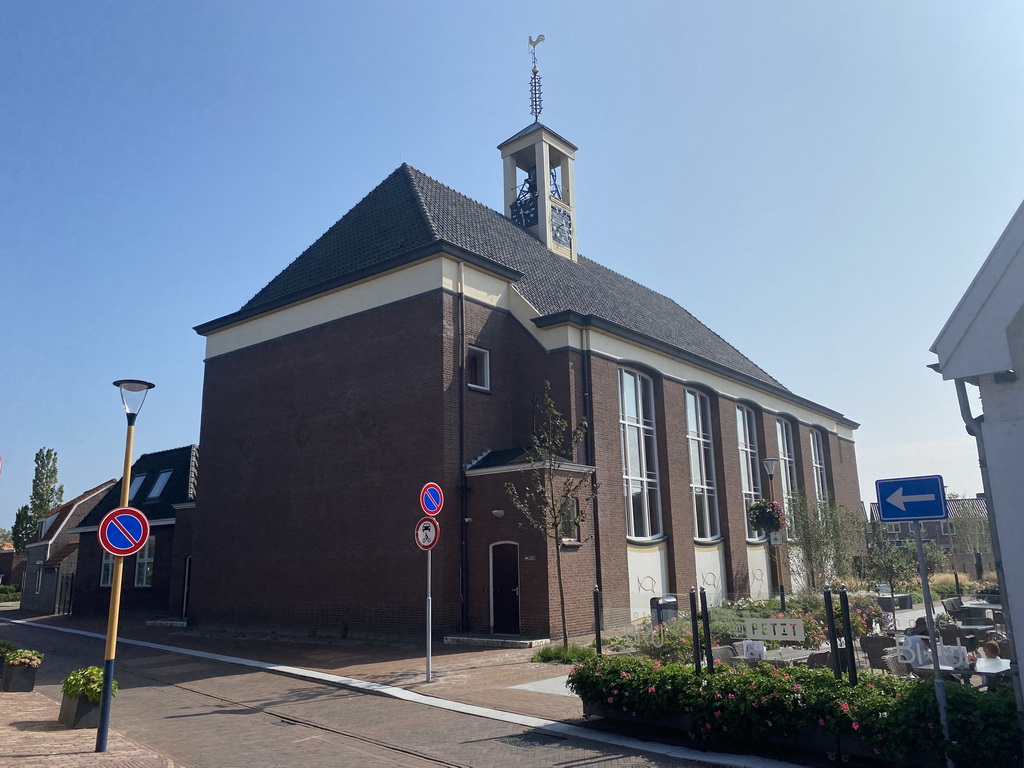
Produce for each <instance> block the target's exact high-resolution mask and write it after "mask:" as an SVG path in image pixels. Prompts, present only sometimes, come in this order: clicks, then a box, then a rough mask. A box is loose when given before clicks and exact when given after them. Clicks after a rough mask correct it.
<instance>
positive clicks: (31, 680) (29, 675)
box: [0, 650, 43, 692]
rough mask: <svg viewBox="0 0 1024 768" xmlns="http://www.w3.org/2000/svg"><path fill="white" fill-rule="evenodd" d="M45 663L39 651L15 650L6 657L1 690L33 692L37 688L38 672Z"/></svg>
mask: <svg viewBox="0 0 1024 768" xmlns="http://www.w3.org/2000/svg"><path fill="white" fill-rule="evenodd" d="M42 662H43V654H41V653H40V652H39V651H27V650H15V651H8V652H7V653H6V654H5V655H4V674H3V677H2V678H0V690H3V691H11V692H17V691H21V692H23V691H31V690H32V689H33V688H35V686H36V670H37V669H38V668H39V665H40V664H41V663H42Z"/></svg>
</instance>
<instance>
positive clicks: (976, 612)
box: [960, 603, 1003, 618]
mask: <svg viewBox="0 0 1024 768" xmlns="http://www.w3.org/2000/svg"><path fill="white" fill-rule="evenodd" d="M960 607H961V608H966V609H967V610H968V611H970V613H971V616H972V617H975V618H977V617H979V616H980V617H985V616H987V615H988V612H989V611H1002V610H1003V606H1002V603H964V604H963V605H962V606H960Z"/></svg>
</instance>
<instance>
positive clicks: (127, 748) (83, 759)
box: [0, 692, 182, 768]
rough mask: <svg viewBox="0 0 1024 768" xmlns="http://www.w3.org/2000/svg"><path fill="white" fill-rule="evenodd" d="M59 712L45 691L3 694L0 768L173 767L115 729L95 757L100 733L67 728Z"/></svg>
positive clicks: (171, 762) (0, 703)
mask: <svg viewBox="0 0 1024 768" xmlns="http://www.w3.org/2000/svg"><path fill="white" fill-rule="evenodd" d="M59 712H60V704H58V703H57V702H55V701H51V700H50V699H48V698H46V697H45V696H43V695H42V694H41V693H35V692H32V693H0V768H93V767H94V766H95V768H175V766H174V762H173V761H172V760H170V759H169V758H167V757H164V756H163V755H160V754H158V753H156V752H154V751H153V750H151V749H148V748H147V747H143V746H141V745H139V744H136V743H135V742H134V741H131V740H130V739H128V738H126V737H124V736H122V735H121V734H120V733H116V732H114V731H110V732H109V733H108V735H107V751H106V752H102V753H97V752H96V751H95V750H96V729H95V728H77V729H71V728H66V727H64V726H63V725H62V724H61V723H60V721H59V720H58V719H57V714H58V713H59ZM178 768H182V766H180V765H179V766H178Z"/></svg>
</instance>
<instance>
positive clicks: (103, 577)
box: [100, 550, 114, 587]
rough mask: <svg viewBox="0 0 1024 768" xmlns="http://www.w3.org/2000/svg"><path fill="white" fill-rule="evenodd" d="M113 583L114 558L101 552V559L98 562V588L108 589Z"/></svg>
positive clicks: (105, 552) (107, 553)
mask: <svg viewBox="0 0 1024 768" xmlns="http://www.w3.org/2000/svg"><path fill="white" fill-rule="evenodd" d="M113 583H114V556H113V555H112V554H110V553H109V552H107V551H106V550H104V551H103V559H102V560H101V561H100V586H101V587H110V586H112V585H113Z"/></svg>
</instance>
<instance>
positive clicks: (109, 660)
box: [96, 379, 156, 752]
mask: <svg viewBox="0 0 1024 768" xmlns="http://www.w3.org/2000/svg"><path fill="white" fill-rule="evenodd" d="M114 386H115V387H117V388H118V389H119V390H120V392H121V403H122V404H123V405H124V412H125V415H126V416H127V417H128V433H127V435H126V436H125V441H124V473H123V474H122V475H121V503H120V506H122V507H127V506H128V488H129V487H130V486H131V484H132V477H131V475H132V443H133V442H134V440H135V419H136V417H138V415H139V411H141V410H142V404H143V403H144V402H146V395H147V394H148V393H149V390H151V389H152V388H153V387H155V386H156V385H155V384H151V383H150V382H148V381H139V380H138V379H119V380H118V381H115V382H114ZM123 567H124V558H123V557H117V556H115V557H114V563H113V568H112V572H111V578H110V613H109V614H108V617H107V645H106V652H105V654H104V657H103V658H104V662H103V693H102V696H101V697H100V722H99V727H98V728H97V730H96V751H97V752H106V751H107V731H108V730H109V728H110V700H111V698H113V686H114V651H115V649H116V647H117V616H118V613H119V611H120V608H121V572H122V570H123Z"/></svg>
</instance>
